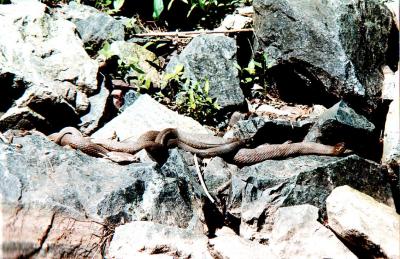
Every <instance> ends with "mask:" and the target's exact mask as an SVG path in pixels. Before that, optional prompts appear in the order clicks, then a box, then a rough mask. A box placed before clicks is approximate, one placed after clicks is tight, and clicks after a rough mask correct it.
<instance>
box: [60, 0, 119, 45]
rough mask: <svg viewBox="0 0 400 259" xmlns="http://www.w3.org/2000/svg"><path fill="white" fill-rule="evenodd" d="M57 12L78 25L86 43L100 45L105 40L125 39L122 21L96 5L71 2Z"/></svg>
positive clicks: (78, 29) (77, 27)
mask: <svg viewBox="0 0 400 259" xmlns="http://www.w3.org/2000/svg"><path fill="white" fill-rule="evenodd" d="M57 13H58V14H59V15H60V16H61V17H63V18H64V19H66V20H71V22H73V23H74V24H75V25H76V30H77V31H78V33H79V36H80V37H81V39H82V41H83V42H84V43H94V44H96V45H99V44H101V43H103V42H104V41H107V40H108V41H116V40H124V38H125V29H124V25H123V23H122V22H120V21H117V20H115V19H114V18H113V17H111V16H110V15H108V14H106V13H104V12H100V11H99V10H97V9H96V8H94V7H90V6H87V5H82V4H78V3H76V2H70V3H69V4H68V5H63V6H62V8H59V9H58V10H57Z"/></svg>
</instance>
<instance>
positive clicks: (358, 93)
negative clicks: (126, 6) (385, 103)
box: [254, 0, 398, 112]
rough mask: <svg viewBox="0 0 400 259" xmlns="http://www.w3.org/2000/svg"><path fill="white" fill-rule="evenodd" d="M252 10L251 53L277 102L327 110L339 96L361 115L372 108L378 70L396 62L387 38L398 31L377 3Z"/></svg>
mask: <svg viewBox="0 0 400 259" xmlns="http://www.w3.org/2000/svg"><path fill="white" fill-rule="evenodd" d="M254 10H255V17H254V29H255V32H256V35H257V37H256V39H257V41H256V47H255V49H256V50H257V51H260V52H263V53H264V54H265V55H264V56H266V57H267V62H268V63H269V64H271V69H270V77H271V78H270V79H271V81H270V82H269V84H270V86H272V87H275V88H276V89H278V92H279V94H280V95H281V97H286V98H291V100H293V99H295V100H296V101H301V102H311V103H312V102H314V103H323V104H327V105H328V106H330V105H332V104H333V103H334V102H336V101H337V100H338V99H337V98H341V97H344V98H346V99H347V100H348V101H350V102H352V103H353V104H357V105H358V106H359V107H361V108H362V109H363V110H364V111H365V112H371V111H373V110H374V109H376V108H377V106H378V105H379V103H380V98H381V92H382V79H383V75H382V71H381V67H382V65H383V64H385V63H388V65H390V66H391V67H392V69H394V70H395V69H397V62H398V55H397V56H396V54H395V53H394V54H393V55H389V54H388V55H387V50H388V49H389V48H393V49H394V50H396V49H398V45H397V44H398V40H397V41H396V40H391V38H390V37H391V36H392V35H394V37H396V36H397V34H398V30H397V28H396V27H395V25H394V20H393V18H392V14H391V13H390V11H389V10H388V9H387V8H386V6H385V5H383V4H382V1H378V0H371V1H359V0H356V1H353V0H345V1H336V0H328V1H324V0H296V1H291V0H283V1H275V0H256V1H254ZM392 30H396V31H397V34H396V33H393V32H392ZM397 39H398V38H397ZM392 44H393V45H392ZM387 57H390V58H387Z"/></svg>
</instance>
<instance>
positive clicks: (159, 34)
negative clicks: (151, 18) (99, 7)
mask: <svg viewBox="0 0 400 259" xmlns="http://www.w3.org/2000/svg"><path fill="white" fill-rule="evenodd" d="M252 31H254V30H253V29H236V30H219V31H176V32H169V31H168V32H149V33H137V34H134V35H132V37H133V38H134V37H181V38H187V37H194V36H196V35H199V34H214V33H238V32H252Z"/></svg>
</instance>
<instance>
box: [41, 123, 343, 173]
mask: <svg viewBox="0 0 400 259" xmlns="http://www.w3.org/2000/svg"><path fill="white" fill-rule="evenodd" d="M48 137H49V139H50V140H52V141H54V142H55V143H57V144H59V145H61V146H70V147H72V148H74V149H78V150H81V151H82V152H84V153H86V154H89V155H91V156H95V157H106V158H109V159H111V160H113V161H115V162H126V161H128V162H132V161H135V159H134V158H132V157H131V156H132V155H134V154H136V153H137V152H138V151H140V150H142V149H145V150H146V151H148V152H149V153H150V154H151V155H153V156H155V157H164V156H167V152H166V151H167V150H168V149H169V148H172V147H178V148H181V149H183V150H185V151H188V152H191V153H194V154H196V155H198V156H199V157H201V158H210V157H215V156H221V157H227V159H229V160H231V161H233V163H235V164H238V165H249V164H255V163H259V162H262V161H264V160H267V159H281V158H286V157H291V156H297V155H311V154H314V155H331V156H339V155H342V154H348V153H351V150H349V149H347V148H346V147H345V144H344V143H338V144H336V145H334V146H331V145H325V144H321V143H315V142H297V143H290V142H285V143H283V144H262V145H259V146H257V147H255V148H247V145H248V144H249V142H250V140H246V139H245V140H243V139H224V138H221V137H216V136H212V135H205V134H191V133H187V132H183V131H181V130H179V129H177V128H166V129H164V130H161V131H155V130H151V131H147V132H145V133H144V134H142V135H141V136H140V137H139V138H138V139H137V140H136V141H121V142H120V141H116V140H110V139H91V138H89V137H84V136H83V135H82V133H81V132H80V131H79V130H78V129H76V128H73V127H66V128H64V129H62V130H60V131H59V132H57V133H53V134H51V135H49V136H48ZM156 160H158V159H156Z"/></svg>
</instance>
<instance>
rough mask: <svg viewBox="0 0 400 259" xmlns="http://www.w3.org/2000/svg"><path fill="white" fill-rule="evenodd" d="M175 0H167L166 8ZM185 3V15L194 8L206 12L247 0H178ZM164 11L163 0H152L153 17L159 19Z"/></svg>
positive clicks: (246, 0)
mask: <svg viewBox="0 0 400 259" xmlns="http://www.w3.org/2000/svg"><path fill="white" fill-rule="evenodd" d="M176 1H177V0H168V1H167V2H168V6H167V10H170V9H171V7H172V5H173V4H174V3H175V2H176ZM178 1H181V2H183V3H185V4H186V5H188V7H190V8H189V11H188V13H187V17H189V16H190V14H191V13H192V12H193V10H195V9H196V8H198V9H201V10H202V11H205V12H208V11H210V10H211V9H223V8H226V7H231V6H234V5H235V4H237V3H239V2H248V1H249V0H178ZM163 11H164V1H163V0H153V18H154V19H156V20H157V19H159V18H160V15H161V13H162V12H163Z"/></svg>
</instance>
